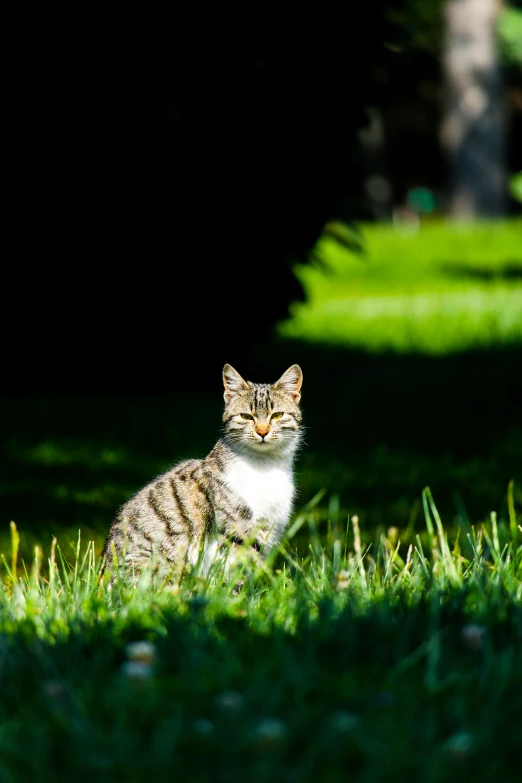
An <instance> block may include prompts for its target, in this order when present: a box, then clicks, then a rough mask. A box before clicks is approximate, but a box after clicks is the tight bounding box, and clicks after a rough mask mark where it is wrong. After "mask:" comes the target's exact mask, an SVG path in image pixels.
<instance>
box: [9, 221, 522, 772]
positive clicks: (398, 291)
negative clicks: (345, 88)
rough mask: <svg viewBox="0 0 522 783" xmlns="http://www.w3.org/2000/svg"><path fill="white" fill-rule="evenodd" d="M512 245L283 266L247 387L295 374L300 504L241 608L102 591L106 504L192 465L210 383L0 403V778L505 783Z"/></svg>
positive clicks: (521, 613)
mask: <svg viewBox="0 0 522 783" xmlns="http://www.w3.org/2000/svg"><path fill="white" fill-rule="evenodd" d="M520 229H521V224H520V221H512V222H511V223H505V224H495V225H482V226H461V227H455V226H453V227H452V226H450V225H443V224H426V225H422V226H421V229H420V232H419V233H417V234H405V233H404V232H401V231H398V230H396V229H393V228H392V227H387V226H372V227H364V232H363V238H364V244H365V248H366V255H365V256H363V257H362V258H359V257H354V256H351V255H349V254H347V253H346V252H345V251H344V250H343V249H342V248H340V247H339V246H338V245H337V244H334V243H333V242H332V240H331V239H328V238H326V237H325V238H324V239H323V240H322V241H321V243H320V245H319V247H318V248H317V252H318V255H320V256H321V257H322V265H319V266H314V267H306V268H304V267H302V268H299V269H298V270H297V273H298V274H299V276H300V277H301V279H302V281H303V284H304V285H305V288H306V290H307V294H308V301H307V303H306V304H304V305H295V308H294V314H293V317H292V319H290V320H289V321H287V322H285V323H284V324H281V325H280V328H279V336H278V337H277V338H275V339H274V340H272V341H271V342H270V343H269V344H264V345H255V344H253V345H252V355H253V356H254V359H255V366H256V373H255V375H254V374H253V375H252V379H253V380H260V381H262V380H267V379H272V378H273V379H275V378H276V377H278V376H279V375H280V374H281V372H282V371H283V370H284V369H285V367H287V366H289V365H290V364H292V363H293V362H295V361H298V362H299V363H300V364H301V366H302V367H303V370H304V376H305V381H304V387H303V408H304V415H305V423H306V427H307V429H306V437H305V440H306V443H305V445H304V446H303V451H302V454H300V455H299V459H298V462H297V466H296V472H297V483H298V487H299V499H298V509H299V510H298V512H297V513H296V515H295V516H294V517H293V519H292V523H291V527H290V530H289V535H288V540H287V541H286V542H285V545H284V548H283V549H282V550H281V551H280V552H279V553H277V556H276V557H275V558H274V559H273V561H272V562H270V563H269V564H268V567H267V568H264V569H262V570H258V571H256V570H255V568H254V567H253V566H252V564H249V565H245V566H244V567H245V568H246V569H247V570H248V575H249V578H248V579H247V581H246V584H245V587H244V588H243V590H242V591H241V593H240V594H239V595H238V596H233V595H232V589H231V588H232V585H233V584H234V583H235V581H234V579H232V580H231V582H230V583H226V582H224V581H223V580H222V577H221V574H220V571H219V569H218V568H216V569H215V571H214V572H213V573H212V574H211V575H210V577H209V578H208V579H203V578H201V577H200V576H198V574H197V572H190V573H186V574H185V575H184V578H183V579H182V581H181V582H180V583H179V584H175V585H158V584H154V583H151V582H150V581H149V582H147V580H146V579H145V580H143V581H142V582H140V583H139V584H138V585H133V586H129V585H124V584H118V585H117V586H116V587H115V588H114V589H112V590H108V588H107V586H106V585H104V584H103V583H102V582H101V581H100V574H99V568H100V562H99V554H100V551H101V546H102V542H103V538H104V536H105V533H106V531H107V529H108V527H109V525H110V522H111V520H112V518H113V516H114V513H115V510H116V508H117V507H118V506H119V505H120V504H121V503H123V502H124V501H125V500H126V499H127V498H128V497H129V496H130V495H131V494H132V493H133V492H134V491H135V490H136V489H138V488H139V487H141V486H143V484H144V483H145V482H147V481H149V480H150V479H151V478H152V477H153V476H155V475H157V474H159V473H161V472H163V471H164V470H165V469H167V468H168V467H169V466H171V465H172V464H174V463H175V462H176V461H178V460H179V459H182V458H187V457H200V456H203V455H205V454H206V453H208V451H209V450H210V448H211V447H212V445H213V443H214V441H215V439H216V437H217V435H218V432H219V424H220V414H221V382H220V378H219V373H220V370H221V367H218V368H217V369H216V371H215V373H214V375H215V377H209V387H208V389H205V390H202V392H201V393H200V394H197V395H196V394H189V393H182V392H178V391H176V393H172V394H167V393H166V394H164V395H154V396H152V395H151V396H149V397H147V396H132V395H131V394H129V395H126V396H119V397H112V396H110V395H98V396H96V395H85V396H82V395H78V396H67V395H56V396H46V395H29V394H28V395H25V396H20V397H14V396H10V395H9V394H7V393H6V394H5V395H4V396H3V398H2V408H3V420H2V437H1V439H0V555H2V556H3V566H1V565H0V568H3V570H2V579H1V581H0V685H1V687H2V699H0V780H1V781H2V783H3V781H6V782H7V783H10V782H11V781H19V780H26V779H30V780H34V781H39V780H41V781H48V780H50V779H51V778H52V779H53V781H56V780H62V779H63V780H66V779H67V780H70V779H75V780H76V779H77V780H83V779H85V780H89V781H91V780H92V779H93V777H94V776H95V777H96V779H97V780H100V781H112V780H115V779H118V780H125V781H127V780H128V781H140V782H141V781H143V779H144V778H145V777H146V776H150V777H151V778H152V777H153V778H154V779H155V781H161V780H167V779H168V780H171V779H172V777H173V776H175V775H176V774H178V775H183V776H184V777H187V778H188V779H189V780H195V781H198V780H201V781H203V780H205V781H206V780H208V779H209V778H212V779H216V780H224V781H230V780H236V779H237V780H239V779H241V780H244V779H247V780H252V781H257V780H259V781H261V780H286V779H288V780H289V781H316V780H321V781H323V780H324V781H338V780H344V779H346V778H347V777H350V778H352V779H354V780H356V781H357V780H360V781H364V782H365V783H367V782H368V781H370V782H371V781H377V780H379V781H380V780H383V779H384V778H386V779H396V780H400V781H408V780H412V781H413V780H415V781H416V782H417V781H424V780H425V781H439V780H440V779H442V778H444V779H447V780H450V781H451V780H459V781H460V780H462V779H466V778H468V777H469V778H473V779H474V780H476V781H479V782H480V781H488V782H489V781H490V780H492V779H496V778H497V777H499V778H502V779H504V780H506V781H510V780H516V779H518V769H519V764H520V760H521V755H522V754H521V751H520V741H519V735H520V722H521V720H522V700H521V699H520V695H519V694H520V690H521V685H522V682H521V675H520V672H522V660H521V652H520V649H521V647H520V640H521V638H522V606H521V601H522V527H521V526H522V517H521V514H520V511H519V509H520V508H521V507H522V406H521V405H520V400H521V399H522V373H521V372H520V367H521V366H522V355H521V350H520V346H521V344H522V333H521V331H520V324H521V319H522V302H521V298H520V297H521V290H522V288H521V286H522V260H521V258H522V249H521V243H520V240H519V237H520V235H521V231H520ZM224 351H225V352H226V348H225V346H224ZM230 360H232V361H233V362H235V361H236V360H235V359H234V358H232V357H230V356H228V355H224V358H223V363H224V362H225V361H230ZM245 360H246V357H245ZM237 369H238V370H239V371H242V369H243V368H242V365H241V361H238V362H237ZM212 372H214V370H212ZM427 485H429V486H430V487H431V491H430V490H428V489H424V490H423V487H426V486H427ZM432 493H433V494H432ZM434 497H435V498H436V505H435V502H434V500H433V498H434ZM11 521H13V522H14V523H15V524H12V525H10V522H11ZM18 531H20V538H18ZM78 531H80V533H79V536H78ZM57 542H58V543H57ZM136 642H145V643H146V644H145V646H143V645H142V646H141V647H133V646H132V644H133V643H136Z"/></svg>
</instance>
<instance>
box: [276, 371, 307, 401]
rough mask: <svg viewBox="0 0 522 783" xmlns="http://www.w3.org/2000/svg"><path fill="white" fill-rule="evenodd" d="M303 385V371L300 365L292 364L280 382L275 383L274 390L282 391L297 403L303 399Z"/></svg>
mask: <svg viewBox="0 0 522 783" xmlns="http://www.w3.org/2000/svg"><path fill="white" fill-rule="evenodd" d="M302 385H303V371H302V370H301V368H300V367H299V365H298V364H292V366H291V367H289V368H288V370H287V371H286V372H284V373H283V374H282V376H281V377H280V378H279V380H278V381H277V382H276V383H274V389H282V390H283V391H285V392H286V394H289V395H290V396H291V397H293V399H294V400H295V402H299V400H300V399H301V386H302Z"/></svg>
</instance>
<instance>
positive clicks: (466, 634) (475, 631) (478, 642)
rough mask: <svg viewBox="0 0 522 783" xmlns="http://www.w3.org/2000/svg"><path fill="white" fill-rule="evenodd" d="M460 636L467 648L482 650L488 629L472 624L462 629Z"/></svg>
mask: <svg viewBox="0 0 522 783" xmlns="http://www.w3.org/2000/svg"><path fill="white" fill-rule="evenodd" d="M460 635H461V638H462V641H463V642H464V644H465V645H466V646H467V647H469V648H471V649H472V650H481V649H482V648H483V646H484V640H485V638H486V627H485V626H484V625H476V624H473V623H470V624H469V625H465V626H464V627H463V628H462V630H461V632H460Z"/></svg>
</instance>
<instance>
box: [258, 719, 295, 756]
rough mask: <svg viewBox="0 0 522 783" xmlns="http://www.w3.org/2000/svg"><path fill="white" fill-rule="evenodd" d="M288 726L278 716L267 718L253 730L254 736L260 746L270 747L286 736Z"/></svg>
mask: <svg viewBox="0 0 522 783" xmlns="http://www.w3.org/2000/svg"><path fill="white" fill-rule="evenodd" d="M286 734H287V728H286V725H285V724H284V723H283V721H282V720H278V718H265V720H262V721H260V722H259V723H258V724H257V726H256V728H255V729H254V731H253V737H254V739H255V740H256V743H257V745H258V747H260V748H263V749H268V748H271V747H274V746H275V745H278V744H279V743H280V742H281V741H282V740H283V739H284V738H285V736H286Z"/></svg>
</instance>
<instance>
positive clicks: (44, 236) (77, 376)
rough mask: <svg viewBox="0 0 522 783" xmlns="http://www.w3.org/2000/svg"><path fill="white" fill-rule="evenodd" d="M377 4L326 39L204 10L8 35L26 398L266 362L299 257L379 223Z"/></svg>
mask: <svg viewBox="0 0 522 783" xmlns="http://www.w3.org/2000/svg"><path fill="white" fill-rule="evenodd" d="M377 7H378V6H377V5H376V4H372V3H367V4H365V6H364V7H363V8H361V9H359V11H358V17H357V23H356V24H354V25H353V26H350V27H349V28H347V29H343V32H342V36H338V35H337V36H336V34H335V31H334V30H332V29H331V27H329V26H328V25H327V26H326V29H325V30H324V33H321V31H320V29H319V28H318V29H317V31H316V34H315V36H314V37H315V40H314V38H312V36H311V35H310V33H311V32H312V27H311V25H310V26H309V28H308V33H309V35H305V36H304V37H302V36H300V35H298V34H296V33H293V34H291V33H290V32H288V33H286V34H285V33H282V34H281V37H280V39H279V38H278V37H277V36H275V35H267V34H265V35H263V34H262V33H260V32H259V31H258V33H257V35H255V36H253V35H251V34H247V33H246V31H244V32H245V34H244V35H238V32H239V31H238V30H235V29H234V30H232V29H229V28H228V25H227V23H226V21H225V20H223V19H221V20H220V22H219V23H218V21H217V20H216V27H215V29H213V22H212V20H207V21H206V24H205V26H204V27H202V26H201V24H200V23H198V20H197V19H196V15H195V14H192V16H190V15H189V14H188V13H186V14H185V15H184V16H183V17H181V16H178V17H176V16H175V15H174V14H172V15H170V16H168V15H166V16H164V18H162V19H158V20H156V21H155V22H154V23H153V24H151V20H150V19H148V20H144V21H143V24H141V23H140V20H134V22H132V23H129V21H128V20H126V21H125V22H124V23H123V24H121V25H118V26H110V25H109V26H104V25H102V24H100V23H97V24H92V23H90V24H89V23H88V22H85V20H81V21H80V20H76V21H75V22H74V23H72V24H70V25H65V26H64V25H63V23H62V25H59V24H57V25H56V26H55V25H53V24H51V23H49V21H47V23H44V24H42V25H38V24H33V25H28V24H25V25H21V26H20V27H13V28H9V29H6V30H4V34H3V72H4V75H5V77H6V78H5V82H6V87H7V91H6V93H5V94H4V98H3V104H4V106H3V113H4V117H6V123H5V124H6V126H7V131H8V141H7V143H6V147H5V149H6V158H7V167H8V177H7V179H6V180H5V183H4V189H5V192H6V196H7V204H8V206H7V212H5V213H4V219H5V229H4V236H5V239H6V240H7V241H6V243H5V246H6V247H7V248H8V252H7V254H6V255H5V256H4V280H5V282H6V285H4V286H3V296H2V300H3V302H2V304H3V306H2V310H1V324H0V326H1V328H2V333H3V334H4V335H5V341H4V345H5V348H4V367H5V368H6V370H7V376H8V378H9V388H10V389H11V390H14V391H22V392H27V391H52V392H73V391H74V392H77V391H96V392H98V391H108V390H111V391H129V390H132V391H142V392H143V391H145V392H152V391H156V392H157V391H164V390H172V389H175V388H176V385H177V384H178V383H179V380H180V378H183V383H184V384H187V383H190V384H192V385H193V387H194V388H197V387H198V385H199V384H200V383H201V380H202V378H203V377H207V375H208V368H209V366H213V367H215V368H216V369H217V368H218V367H221V366H222V364H223V363H224V362H225V361H231V362H234V361H235V362H236V363H242V364H243V366H245V361H246V363H247V367H246V368H245V370H250V369H253V367H254V365H253V363H252V364H251V363H250V360H249V352H248V347H249V346H250V345H251V343H252V341H255V340H256V339H259V338H264V337H266V336H267V334H268V333H269V330H270V327H271V326H272V325H273V323H274V322H275V321H276V320H277V319H279V318H281V317H282V316H284V315H285V314H286V312H287V307H288V304H289V302H290V301H292V300H293V299H298V298H300V296H302V292H301V290H300V287H299V285H298V284H297V282H296V280H295V278H294V276H293V275H292V272H291V264H292V263H293V262H294V261H295V259H296V258H302V259H305V258H306V257H307V254H308V253H309V251H310V250H311V249H312V247H313V245H314V244H315V242H316V240H317V237H318V236H319V234H320V232H321V230H322V227H323V225H324V223H325V222H326V221H327V220H328V219H329V218H331V217H335V216H340V217H345V218H346V217H348V218H350V219H351V218H355V217H358V216H364V214H365V210H364V204H363V203H362V201H361V176H362V172H361V170H360V168H361V167H360V165H359V162H358V140H357V131H358V129H359V128H360V127H361V125H362V124H363V123H364V122H365V120H366V118H365V112H364V107H365V105H366V102H367V101H368V99H369V96H370V94H371V92H372V91H374V90H375V89H376V87H378V85H377V82H376V81H375V78H374V70H375V67H376V64H378V63H379V60H380V59H382V58H383V57H384V56H385V50H384V48H383V44H382V40H383V37H385V33H384V28H385V27H386V26H388V27H389V23H386V22H385V21H384V19H382V18H381V17H380V16H379V15H376V9H377ZM147 22H148V24H147ZM380 27H381V28H382V30H380V29H379V28H380ZM370 31H371V35H370ZM361 46H363V47H364V48H365V51H364V58H365V60H364V66H362V64H361ZM366 63H367V64H366Z"/></svg>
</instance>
